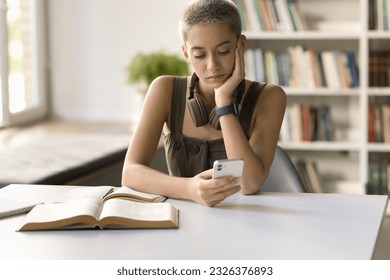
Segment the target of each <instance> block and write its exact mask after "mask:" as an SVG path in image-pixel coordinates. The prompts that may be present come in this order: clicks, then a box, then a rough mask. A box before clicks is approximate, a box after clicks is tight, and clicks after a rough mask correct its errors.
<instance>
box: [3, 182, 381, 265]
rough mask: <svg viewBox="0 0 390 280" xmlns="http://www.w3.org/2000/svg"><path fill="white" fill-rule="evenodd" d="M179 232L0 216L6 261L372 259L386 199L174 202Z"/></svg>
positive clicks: (23, 188) (16, 191)
mask: <svg viewBox="0 0 390 280" xmlns="http://www.w3.org/2000/svg"><path fill="white" fill-rule="evenodd" d="M69 188H70V187H69V186H37V185H33V186H31V185H13V186H8V187H5V188H3V189H1V190H0V196H1V197H7V198H15V197H19V198H20V199H21V200H22V199H23V200H29V201H34V200H49V199H53V198H55V197H56V196H58V195H60V194H61V193H63V192H64V191H65V190H67V189H69ZM169 202H171V203H172V204H173V205H175V206H176V207H177V208H178V209H179V210H180V227H179V229H164V230H159V229H152V230H150V229H149V230H64V231H42V232H15V229H16V228H17V227H18V225H19V224H20V223H21V221H22V219H23V217H24V215H19V216H14V217H10V218H6V219H0V248H1V250H0V259H4V260H5V259H8V260H12V259H117V260H119V259H139V260H142V259H186V260H188V259H298V260H299V259H370V258H371V257H372V254H373V252H374V247H375V243H376V240H377V236H378V231H379V229H380V226H381V224H382V222H383V219H384V214H385V210H386V205H387V197H386V196H375V195H372V196H363V195H336V194H280V193H266V194H262V195H253V196H242V195H240V194H237V195H234V196H232V197H230V198H228V199H227V200H226V201H224V202H223V203H221V204H220V205H218V206H216V207H213V208H208V207H204V206H201V205H198V204H196V203H193V202H189V201H179V200H172V199H170V200H169Z"/></svg>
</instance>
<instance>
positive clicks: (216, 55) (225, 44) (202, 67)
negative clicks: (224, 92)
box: [183, 23, 237, 90]
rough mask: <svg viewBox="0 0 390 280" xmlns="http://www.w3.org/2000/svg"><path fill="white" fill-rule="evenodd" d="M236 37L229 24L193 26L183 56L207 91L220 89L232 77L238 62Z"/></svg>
mask: <svg viewBox="0 0 390 280" xmlns="http://www.w3.org/2000/svg"><path fill="white" fill-rule="evenodd" d="M236 47H237V37H236V34H235V33H233V32H231V31H230V29H229V27H228V25H227V24H226V23H205V24H198V25H195V26H193V27H192V28H191V29H190V30H189V31H188V34H187V41H186V42H185V44H184V45H183V54H184V57H185V58H186V59H187V61H188V62H189V63H190V64H191V65H192V67H193V69H194V71H195V72H196V74H197V75H198V77H199V79H200V84H201V85H202V86H203V87H206V88H205V89H204V90H212V89H214V88H217V87H219V86H220V85H221V84H222V83H223V82H225V81H226V80H227V79H228V78H229V77H230V76H231V74H232V72H233V70H234V63H235V49H236Z"/></svg>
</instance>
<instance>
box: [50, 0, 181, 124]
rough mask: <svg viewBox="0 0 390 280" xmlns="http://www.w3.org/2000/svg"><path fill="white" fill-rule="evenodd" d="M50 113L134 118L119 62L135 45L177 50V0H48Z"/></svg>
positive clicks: (135, 101)
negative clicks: (51, 110) (51, 111)
mask: <svg viewBox="0 0 390 280" xmlns="http://www.w3.org/2000/svg"><path fill="white" fill-rule="evenodd" d="M47 3H48V9H47V10H48V22H49V42H48V43H49V50H50V67H51V68H50V83H51V86H50V94H51V99H52V100H51V103H52V109H53V115H54V116H55V117H59V118H65V119H69V120H85V121H125V122H130V121H131V120H133V119H136V117H137V112H139V104H140V102H139V100H140V97H139V95H138V94H137V89H136V87H134V86H130V85H128V84H126V75H125V68H126V65H127V64H128V63H129V61H130V59H131V57H132V56H133V55H134V54H135V53H136V52H138V51H144V52H148V51H153V50H165V51H168V52H172V53H178V54H181V41H180V38H179V35H178V32H177V23H178V20H179V17H180V13H181V11H182V10H183V9H184V7H185V6H186V4H187V3H188V1H183V0H169V1H161V0H146V1H145V0H143V1H139V0H137V1H136V0H66V1H64V0H48V1H47Z"/></svg>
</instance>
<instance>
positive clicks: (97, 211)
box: [18, 187, 179, 231]
mask: <svg viewBox="0 0 390 280" xmlns="http://www.w3.org/2000/svg"><path fill="white" fill-rule="evenodd" d="M93 188H94V187H90V188H89V189H91V191H93ZM77 190H78V189H75V190H73V193H72V195H71V197H74V199H70V198H69V197H70V196H69V195H68V196H66V199H63V198H62V199H58V200H56V201H53V202H48V203H43V204H38V205H36V206H35V207H34V208H33V209H32V210H31V211H30V212H29V213H28V214H27V215H26V217H25V219H24V221H23V223H22V224H21V226H20V227H19V229H18V230H19V231H29V230H54V229H82V228H89V229H108V228H177V227H178V223H179V216H178V215H179V211H178V209H176V208H175V207H174V206H173V205H171V204H170V203H167V202H161V201H163V200H164V199H165V197H162V196H159V195H153V194H149V193H143V192H138V191H134V190H131V189H130V191H129V188H127V187H122V188H119V189H115V190H114V188H112V191H108V192H107V194H106V195H104V196H103V197H99V196H96V195H92V194H91V195H90V196H88V195H86V193H85V192H84V195H81V196H77V195H76V194H77ZM83 191H85V189H84V190H83Z"/></svg>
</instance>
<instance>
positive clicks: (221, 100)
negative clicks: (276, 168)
mask: <svg viewBox="0 0 390 280" xmlns="http://www.w3.org/2000/svg"><path fill="white" fill-rule="evenodd" d="M245 44H246V40H245V38H244V37H241V38H240V40H239V42H238V45H237V49H236V60H235V68H234V71H233V73H232V76H231V77H230V78H229V79H228V80H227V81H226V82H225V83H224V84H222V85H221V86H220V87H219V88H217V89H216V92H215V98H216V104H217V106H218V107H221V106H226V105H228V104H230V103H231V94H232V92H233V90H232V89H234V88H235V87H236V86H237V85H238V83H239V82H240V81H241V80H242V79H243V78H244V77H245V66H244V58H243V56H244V49H245ZM285 109H286V94H285V93H284V91H283V90H282V89H281V88H280V87H279V86H276V85H272V84H267V85H266V86H265V87H264V89H263V90H262V93H261V94H260V96H259V98H258V100H257V104H256V107H255V110H254V112H253V114H254V115H253V116H252V121H251V126H250V139H249V142H248V139H247V138H246V136H245V134H244V132H243V130H242V128H241V126H240V123H239V121H238V118H237V117H236V116H234V115H233V114H230V115H223V116H221V117H220V124H221V128H222V134H223V139H224V143H225V148H226V154H227V157H228V158H242V159H243V160H244V170H243V176H242V183H241V192H242V193H243V194H253V193H256V192H258V191H259V190H260V187H261V184H262V183H263V182H264V180H265V179H266V178H267V176H268V173H269V170H270V168H271V163H272V160H273V157H274V154H275V149H276V145H277V141H278V138H279V132H280V127H281V125H282V121H283V116H284V112H285Z"/></svg>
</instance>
